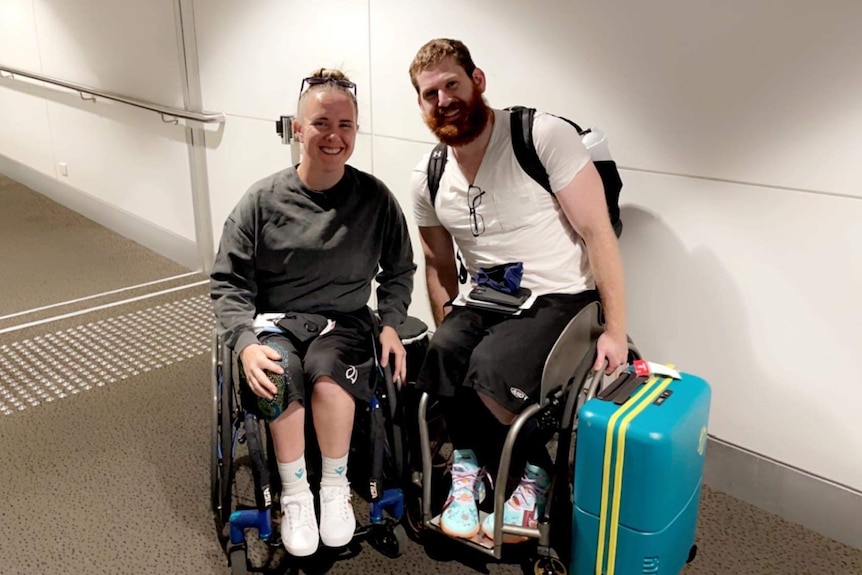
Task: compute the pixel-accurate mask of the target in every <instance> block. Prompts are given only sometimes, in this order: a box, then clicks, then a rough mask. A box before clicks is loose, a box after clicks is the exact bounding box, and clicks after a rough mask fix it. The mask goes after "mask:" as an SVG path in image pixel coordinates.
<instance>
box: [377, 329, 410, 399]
mask: <svg viewBox="0 0 862 575" xmlns="http://www.w3.org/2000/svg"><path fill="white" fill-rule="evenodd" d="M390 354H392V355H394V356H395V365H394V366H392V379H400V380H401V383H402V384H403V383H404V380H405V379H407V351H406V350H405V349H404V345H402V343H401V338H400V337H398V332H397V331H395V328H394V327H392V326H388V325H385V326H383V329H381V330H380V365H381V366H382V367H386V366H387V365H389V355H390Z"/></svg>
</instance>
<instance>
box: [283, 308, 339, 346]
mask: <svg viewBox="0 0 862 575" xmlns="http://www.w3.org/2000/svg"><path fill="white" fill-rule="evenodd" d="M327 323H328V320H327V319H326V317H324V316H322V315H319V314H316V313H299V312H288V313H286V314H284V317H283V318H281V319H280V320H278V321H277V322H276V324H275V325H277V326H278V327H280V328H281V329H283V330H284V331H286V332H287V333H288V334H289V335H290V336H291V337H292V338H293V339H294V340H296V342H297V343H300V344H305V343H308V342H309V341H311V340H312V339H314V338H315V337H317V336H318V335H320V332H322V331H323V330H324V329H326V324H327Z"/></svg>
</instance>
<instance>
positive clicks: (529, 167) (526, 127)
mask: <svg viewBox="0 0 862 575" xmlns="http://www.w3.org/2000/svg"><path fill="white" fill-rule="evenodd" d="M506 110H507V111H509V112H511V113H510V122H511V124H512V146H513V148H514V151H515V157H516V158H518V163H519V164H521V168H522V169H523V170H524V171H525V172H526V173H527V175H529V176H530V177H531V178H533V179H534V180H535V181H536V182H537V183H538V184H539V185H541V186H542V187H543V188H545V189H546V190H547V191H548V193H552V192H551V184H550V180H549V179H548V173H547V172H546V171H545V167H544V166H543V165H542V161H541V160H540V159H539V155H538V153H537V152H536V146H535V145H534V144H533V116H534V115H535V113H536V110H535V109H534V108H525V107H523V106H512V107H510V108H506ZM557 117H558V118H560V119H561V120H565V121H566V122H568V123H569V124H571V125H572V126H573V127H574V128H575V129H576V130H577V131H578V135H580V136H581V138H583V137H584V136H586V135H587V134H589V133H590V132H591V130H590V129H587V130H582V129H581V127H580V126H578V125H577V124H576V123H574V122H572V121H571V120H569V119H567V118H563V117H562V116H557ZM446 156H447V147H446V145H445V144H443V143H439V144H437V145H436V146H435V147H434V150H433V151H432V152H431V157H430V158H429V159H428V189H429V191H430V192H431V205H432V206H433V205H434V200H435V199H436V198H437V189H438V188H439V187H440V178H441V177H442V176H443V170H444V169H445V168H446ZM593 163H594V164H595V166H596V170H597V171H598V172H599V176H601V178H602V184H604V188H605V200H606V201H607V204H608V214H609V215H610V218H611V225H612V226H613V228H614V232H615V233H616V235H617V237H619V236H620V234H621V233H622V230H623V223H622V221H621V220H620V203H619V202H620V191H621V190H622V188H623V182H622V179H621V178H620V173H619V171H618V170H617V164H616V162H615V161H613V160H608V159H598V160H596V159H594V160H593Z"/></svg>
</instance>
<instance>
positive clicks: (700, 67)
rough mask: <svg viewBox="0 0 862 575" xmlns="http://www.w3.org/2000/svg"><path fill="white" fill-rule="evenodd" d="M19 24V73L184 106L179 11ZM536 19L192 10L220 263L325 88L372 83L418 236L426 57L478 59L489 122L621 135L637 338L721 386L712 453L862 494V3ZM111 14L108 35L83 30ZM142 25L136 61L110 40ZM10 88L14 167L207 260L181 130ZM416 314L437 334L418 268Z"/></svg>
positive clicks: (80, 2) (479, 7)
mask: <svg viewBox="0 0 862 575" xmlns="http://www.w3.org/2000/svg"><path fill="white" fill-rule="evenodd" d="M3 2H4V3H2V4H0V6H2V7H3V8H2V9H3V10H5V12H2V14H3V19H2V21H0V61H2V62H9V63H10V65H18V66H20V67H28V68H33V69H41V70H42V71H43V72H44V73H47V74H54V75H58V76H62V77H65V78H67V79H71V80H76V81H81V82H92V83H97V85H99V86H100V87H103V88H108V89H113V90H117V91H125V92H128V93H131V94H132V95H137V96H139V97H147V98H150V99H154V100H156V101H160V102H162V103H168V104H173V105H178V104H180V103H181V102H180V100H178V96H177V94H179V93H180V91H179V85H178V81H177V80H176V78H177V77H178V72H177V69H176V66H175V63H176V58H177V57H178V54H177V53H176V40H175V30H174V28H172V26H174V23H173V21H172V14H171V10H170V7H171V2H169V1H168V0H159V1H158V2H150V3H147V9H146V10H144V8H143V7H142V6H143V5H141V6H138V4H139V3H135V2H132V1H131V0H126V1H124V2H119V3H118V2H109V1H108V0H76V1H74V2H60V1H59V0H56V1H54V2H50V1H49V0H34V1H33V2H31V1H30V0H26V1H25V0H3ZM539 6H540V7H539V8H537V7H535V6H533V5H531V6H529V7H528V6H527V5H526V3H521V2H515V1H514V0H475V1H473V2H469V3H467V2H457V1H455V0H439V1H438V2H434V3H428V2H409V3H405V2H400V1H396V0H320V1H318V2H314V3H310V2H298V1H293V2H284V1H276V0H258V1H257V2H251V3H235V2H229V1H227V0H217V1H215V0H213V1H203V0H197V1H195V2H194V11H195V19H196V28H197V45H198V55H199V61H200V77H201V85H202V91H203V99H204V108H205V109H208V110H212V111H223V112H225V113H226V114H227V115H228V120H227V123H226V124H225V127H224V129H223V131H221V132H209V131H208V132H207V148H208V165H209V182H210V192H211V204H212V215H213V228H214V229H213V233H214V234H215V238H216V242H217V241H218V237H219V235H220V231H221V224H222V222H223V221H224V217H225V216H226V215H227V213H228V212H229V211H230V209H231V208H232V207H233V205H234V204H235V203H236V201H237V200H238V198H239V197H240V195H241V194H242V193H243V192H244V191H245V190H246V189H247V188H248V186H249V185H251V184H252V183H253V182H254V181H255V180H257V179H259V178H261V177H264V176H266V175H268V174H269V173H271V172H273V171H275V170H278V169H281V168H283V167H284V166H285V165H287V163H288V162H289V161H290V160H289V157H290V156H289V149H288V147H286V146H283V145H282V144H281V143H280V141H279V140H278V138H277V136H276V134H275V131H274V124H273V121H274V120H275V119H276V118H277V117H278V116H279V115H281V114H292V113H293V112H294V111H295V102H296V96H297V93H298V89H299V83H300V80H301V78H302V77H303V76H305V75H306V74H307V73H308V72H309V71H310V70H311V69H313V68H314V67H317V66H338V67H342V68H344V69H345V70H346V71H347V73H348V74H349V75H350V76H351V77H352V78H353V79H354V80H356V81H357V83H358V84H359V99H360V106H361V108H360V126H361V132H362V135H361V137H360V140H359V143H358V145H357V150H356V155H355V156H354V161H353V163H354V164H355V165H356V166H357V167H359V168H362V169H368V170H372V171H373V172H374V173H375V174H377V175H378V176H379V177H381V178H383V179H384V181H386V183H387V184H388V185H389V186H390V187H391V188H392V189H393V191H394V192H395V193H396V195H397V196H398V197H399V199H400V200H401V202H402V205H403V207H404V209H405V212H406V213H407V216H408V219H409V220H410V221H411V224H412V215H411V213H410V211H411V209H410V199H409V194H408V190H407V183H408V181H409V175H410V171H411V170H412V168H413V166H414V165H415V164H416V162H417V161H418V160H419V157H420V155H421V154H422V153H423V152H425V151H426V150H428V149H429V148H430V145H431V144H430V143H431V141H432V139H431V136H430V134H429V133H428V131H427V129H426V128H425V127H424V125H423V124H422V122H421V119H420V115H419V112H418V108H417V106H416V96H415V93H414V92H413V89H412V86H411V85H410V83H409V79H408V74H407V69H408V66H409V64H410V61H411V59H412V57H413V55H414V54H415V52H416V50H417V49H418V48H419V47H420V46H421V45H422V44H423V43H424V42H425V41H426V40H428V39H430V38H432V37H435V36H443V35H445V36H450V37H455V38H459V39H461V40H463V41H465V42H466V43H467V45H468V46H470V48H471V49H472V52H473V55H474V58H475V60H476V62H477V63H478V65H479V66H480V67H482V68H483V69H484V70H485V72H486V73H487V75H488V82H489V89H488V92H487V93H486V96H487V98H488V100H489V102H490V103H491V104H492V105H495V106H499V107H502V106H506V105H511V104H516V103H518V104H527V105H533V106H537V107H540V108H545V109H547V110H549V111H553V112H556V113H560V114H565V115H567V116H569V117H571V118H572V119H575V120H577V121H579V122H580V123H582V124H587V125H590V124H591V125H596V126H599V127H601V128H602V129H603V130H604V131H605V132H606V133H607V134H608V136H609V139H610V143H611V149H612V151H613V152H614V154H615V156H616V158H617V159H618V161H619V163H620V164H621V165H622V166H623V167H624V170H623V178H624V182H625V188H624V190H623V198H624V212H623V215H624V221H625V224H626V227H625V231H624V235H623V238H622V242H621V248H622V252H623V256H624V261H625V266H626V288H627V294H628V313H629V324H630V332H631V334H632V335H633V337H634V338H635V339H636V340H637V342H638V344H639V346H640V347H641V349H642V351H644V352H645V353H646V355H647V356H648V357H649V358H650V359H653V360H655V361H661V362H673V363H676V364H677V365H678V366H679V367H680V368H681V369H683V370H684V371H690V372H693V373H697V374H700V375H702V376H704V377H706V378H707V379H708V380H709V381H710V382H711V383H712V385H713V391H714V403H713V410H712V421H711V432H712V434H713V435H715V436H717V437H720V438H721V439H724V440H726V441H729V442H733V443H737V444H739V445H741V446H743V447H746V448H748V449H751V450H754V451H757V452H760V453H762V454H764V455H767V456H769V457H772V458H775V459H778V460H780V461H783V462H785V463H787V464H789V465H793V466H797V467H799V468H802V469H804V470H807V471H809V472H811V473H814V474H817V475H821V476H824V477H826V478H828V479H831V480H833V481H837V482H840V483H843V484H846V485H848V486H851V487H853V488H855V489H860V490H862V464H860V463H859V461H858V457H856V454H858V453H860V451H862V423H860V420H859V418H858V417H857V416H856V412H857V408H858V406H860V405H862V391H860V390H862V386H860V384H862V377H860V376H859V374H858V371H857V370H854V369H853V365H852V363H851V362H852V361H853V359H855V356H856V355H857V353H858V350H859V349H860V348H862V329H860V327H862V326H860V323H862V322H860V317H862V313H860V312H862V309H860V307H862V306H860V303H859V296H858V294H859V293H862V258H860V257H859V256H860V248H862V232H860V229H862V227H860V226H859V225H858V224H856V222H858V221H859V218H860V217H862V185H860V184H862V162H860V159H862V158H860V155H862V152H860V149H862V148H860V146H859V144H858V141H859V137H858V134H859V133H862V59H860V58H858V54H860V53H862V35H859V34H858V33H857V30H856V28H857V27H858V23H859V22H860V21H862V4H860V3H858V2H856V1H855V0H828V1H827V2H826V3H825V4H824V3H819V4H817V5H815V4H813V3H810V2H806V1H804V0H757V1H756V2H751V1H743V0H734V1H731V2H726V3H721V4H718V3H715V2H711V1H709V0H690V1H688V2H678V1H677V2H671V1H669V0H660V1H657V2H650V3H635V2H627V1H622V0H612V1H609V2H603V3H598V2H584V1H580V0H576V1H571V0H547V1H545V2H542V3H541V4H540V5H539ZM32 7H35V9H33V8H32ZM100 11H101V12H103V13H104V12H106V13H107V14H108V15H109V16H106V17H101V16H99V17H98V19H97V20H94V19H93V18H87V19H85V18H82V17H81V16H80V15H81V14H82V13H90V14H92V13H95V12H100ZM10 12H11V13H13V14H14V16H15V18H18V20H17V22H18V24H15V25H13V23H12V22H13V19H11V18H10V17H9V15H8V14H9V13H10ZM130 21H134V22H135V23H136V25H135V26H123V29H124V30H125V31H126V34H125V36H127V37H124V38H122V39H118V38H116V37H115V33H112V32H109V31H104V29H106V28H110V26H108V25H106V24H105V23H106V22H130ZM64 24H65V26H66V27H65V28H64V26H63V25H64ZM109 42H118V43H119V47H117V46H112V44H110V43H109ZM34 52H37V53H36V54H34ZM13 54H14V57H13ZM40 66H41V68H40ZM136 66H137V67H139V68H140V71H139V72H138V73H137V74H135V73H131V72H130V71H129V70H130V69H134V68H135V67H136ZM8 82H9V81H8V80H7V81H0V105H2V106H3V108H2V109H3V110H4V112H5V110H7V109H10V110H14V111H15V113H14V114H6V113H3V114H2V115H0V154H4V155H8V156H12V157H14V158H15V159H18V160H19V161H21V162H24V163H27V164H28V165H30V166H32V167H34V168H35V169H38V170H42V171H50V172H51V173H52V174H53V170H54V166H55V165H56V162H57V161H62V159H61V158H59V157H57V154H58V153H59V154H62V155H63V156H64V157H72V158H74V163H70V170H71V172H70V178H78V177H79V178H80V179H79V180H75V181H76V182H78V183H79V184H80V185H81V186H82V189H84V190H85V191H86V192H87V193H91V194H97V195H100V196H101V197H104V198H106V201H110V202H114V203H116V204H117V205H118V206H120V207H122V208H123V209H132V210H139V212H140V213H141V214H142V215H143V216H144V217H147V218H151V219H152V221H154V222H159V223H160V224H161V225H163V226H164V227H165V228H168V229H174V230H177V231H178V233H182V234H184V235H185V236H186V237H192V236H193V232H192V231H191V226H192V218H191V215H190V214H191V212H190V207H189V205H188V197H189V193H188V190H187V186H188V184H187V180H188V175H187V174H186V175H185V176H181V175H180V173H179V172H180V171H181V166H180V164H182V161H187V160H185V151H184V150H182V151H179V150H178V149H177V147H179V148H182V146H181V144H180V142H179V140H180V138H177V137H175V135H174V132H171V131H170V129H171V128H170V127H167V128H166V127H165V126H160V125H158V118H157V117H156V119H155V121H153V120H146V119H144V118H143V117H138V116H137V115H136V113H133V112H130V111H128V110H125V109H123V111H119V110H116V111H115V110H114V109H113V108H109V107H108V106H106V105H103V104H100V105H99V111H98V113H93V112H92V110H91V108H90V107H89V104H87V103H76V104H74V105H73V103H72V101H71V100H74V99H75V98H77V95H74V97H73V98H70V99H66V98H63V97H57V96H52V97H49V98H48V104H47V105H45V103H44V99H45V98H46V97H47V96H46V95H45V92H44V91H37V90H30V91H26V90H25V91H23V92H22V91H21V90H17V89H16V90H13V89H10V88H9V87H8ZM28 127H29V128H28ZM24 128H27V129H24ZM30 128H32V129H30ZM165 130H167V131H165ZM45 132H47V133H48V135H47V136H46V135H44V133H45ZM56 132H60V133H56ZM93 135H95V136H96V137H95V138H94V137H93ZM135 135H137V137H139V138H141V139H143V140H144V141H143V142H140V141H137V140H135ZM94 140H96V141H94ZM76 151H78V152H79V153H78V154H77V155H75V152H76ZM144 156H148V158H149V159H145V158H144ZM180 156H182V157H180ZM108 160H110V163H108ZM82 164H83V165H82ZM76 166H80V167H76ZM157 167H164V168H165V171H164V172H159V171H158V170H157V169H156V168H157ZM81 170H83V172H81ZM154 170H155V173H158V174H160V175H161V176H163V177H165V178H166V180H167V181H166V182H164V184H165V185H164V186H158V185H148V184H143V185H144V186H145V187H147V189H148V190H149V193H150V196H149V198H150V200H149V202H148V203H147V205H137V204H136V203H135V202H136V201H135V199H134V198H133V197H128V196H127V195H125V194H124V193H123V190H122V189H119V188H122V187H123V186H122V181H123V180H122V175H123V174H136V175H138V176H139V177H142V178H143V179H144V181H145V182H149V181H153V180H155V179H156V176H155V175H154ZM165 189H170V190H171V193H165V191H164V190H165ZM180 190H182V191H180ZM135 197H137V196H135ZM178 198H185V199H184V200H182V201H180V200H179V199H178ZM183 202H185V203H183ZM179 204H182V205H179ZM413 237H414V240H415V241H416V243H415V244H414V245H415V248H416V249H415V251H416V252H417V259H418V260H421V257H420V254H419V249H418V240H417V238H416V235H415V230H414V236H413ZM418 263H419V264H420V266H421V261H418ZM414 299H415V301H414V304H413V306H412V307H411V312H412V313H413V314H414V315H417V316H419V317H421V318H423V319H425V320H426V321H428V322H429V323H430V313H429V311H428V306H427V303H426V302H425V294H424V281H423V279H422V272H421V268H420V273H419V275H418V276H417V290H416V292H415V296H414Z"/></svg>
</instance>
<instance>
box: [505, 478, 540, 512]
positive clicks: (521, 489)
mask: <svg viewBox="0 0 862 575" xmlns="http://www.w3.org/2000/svg"><path fill="white" fill-rule="evenodd" d="M547 492H548V488H547V487H540V486H539V484H538V483H536V480H535V479H533V478H532V477H528V476H526V475H525V476H524V477H522V478H521V482H520V483H519V484H518V487H516V488H515V491H514V493H512V498H516V497H517V498H518V499H519V500H520V501H522V502H523V505H524V506H526V507H533V506H534V505H537V504H538V500H539V498H540V497H544V496H545V494H546V493H547Z"/></svg>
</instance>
